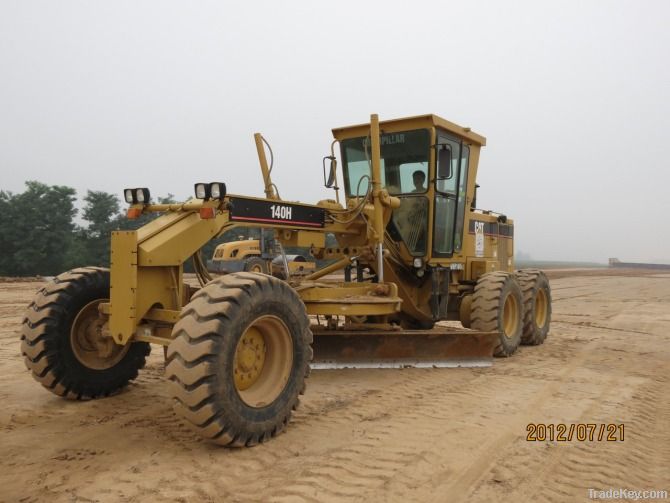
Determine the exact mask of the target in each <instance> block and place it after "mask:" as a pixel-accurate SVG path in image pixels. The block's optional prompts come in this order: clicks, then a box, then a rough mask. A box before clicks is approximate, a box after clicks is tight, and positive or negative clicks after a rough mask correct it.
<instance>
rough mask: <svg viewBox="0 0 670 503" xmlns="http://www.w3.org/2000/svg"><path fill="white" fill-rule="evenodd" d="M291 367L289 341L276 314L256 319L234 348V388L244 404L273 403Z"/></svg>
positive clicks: (255, 405)
mask: <svg viewBox="0 0 670 503" xmlns="http://www.w3.org/2000/svg"><path fill="white" fill-rule="evenodd" d="M292 366H293V341H292V339H291V334H290V332H289V330H288V328H287V327H286V325H285V324H284V322H283V321H282V320H280V319H279V318H277V317H276V316H269V315H268V316H261V317H260V318H257V319H256V320H255V321H254V322H253V323H252V324H251V325H249V327H247V329H246V330H245V331H244V333H243V334H242V337H240V340H239V341H238V342H237V347H236V348H235V357H234V361H233V369H234V370H233V374H234V380H235V389H236V390H237V393H238V395H239V396H240V398H241V399H242V401H243V402H244V403H246V404H247V405H249V406H250V407H254V408H260V407H264V406H266V405H269V404H271V403H272V402H274V401H275V400H276V399H277V397H278V396H279V395H280V394H281V392H282V391H283V390H284V388H285V387H286V383H287V382H288V380H289V376H290V374H291V367H292Z"/></svg>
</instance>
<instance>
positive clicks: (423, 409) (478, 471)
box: [0, 271, 670, 502]
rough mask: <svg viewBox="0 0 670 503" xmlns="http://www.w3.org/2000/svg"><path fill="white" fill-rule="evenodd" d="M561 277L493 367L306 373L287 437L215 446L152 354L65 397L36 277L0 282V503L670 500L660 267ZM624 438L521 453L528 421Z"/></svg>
mask: <svg viewBox="0 0 670 503" xmlns="http://www.w3.org/2000/svg"><path fill="white" fill-rule="evenodd" d="M570 274H571V275H565V274H561V277H558V278H555V279H552V288H553V294H554V322H553V325H552V331H551V334H550V336H549V338H548V340H547V342H546V343H545V344H544V345H543V346H539V347H523V348H522V349H521V350H520V352H518V353H517V354H516V355H514V356H513V357H512V358H509V359H504V360H496V361H495V364H494V366H493V367H491V368H479V369H428V370H426V369H407V370H337V371H321V372H313V374H312V376H311V377H310V379H309V386H308V389H307V394H306V395H305V397H304V399H303V402H302V405H301V407H300V408H299V410H298V411H297V413H296V415H295V416H294V420H293V421H292V423H291V424H290V426H289V428H288V429H287V431H286V433H284V434H283V435H280V436H279V437H278V438H276V439H275V440H273V441H271V442H269V443H268V444H265V445H262V446H259V447H255V448H251V449H243V450H228V449H223V448H217V447H215V446H211V445H209V444H207V443H206V442H204V441H201V440H200V439H199V438H198V437H197V436H196V435H194V434H193V433H191V431H190V430H189V429H188V428H187V427H186V426H185V425H183V424H181V423H180V422H179V421H178V420H177V419H176V418H175V417H174V416H173V413H172V410H171V405H170V400H169V399H168V396H167V386H166V383H165V382H164V381H163V379H162V373H163V363H162V351H160V349H159V348H155V350H154V353H153V355H152V356H151V358H150V361H149V365H148V366H147V368H146V369H145V370H144V371H143V372H142V373H141V374H140V377H139V379H138V380H137V381H136V382H135V383H133V384H132V385H131V386H130V387H129V388H128V390H127V391H126V392H124V393H122V394H120V395H118V396H115V397H112V398H108V399H104V400H99V401H91V402H81V403H76V402H69V401H65V400H62V399H60V398H57V397H55V396H53V395H51V394H50V393H49V392H47V391H45V390H44V389H42V388H41V386H39V385H38V384H37V383H36V382H35V381H34V380H33V379H32V378H31V377H30V375H29V373H28V372H27V371H26V370H25V368H24V365H23V361H22V359H21V357H20V354H19V343H18V336H17V333H16V332H17V330H18V327H19V323H20V321H21V315H22V311H23V309H24V307H25V305H26V304H27V303H28V301H29V299H30V298H31V296H32V294H33V292H34V291H35V289H36V288H37V287H38V286H39V283H4V284H2V285H0V371H1V373H2V381H0V404H2V410H0V501H7V502H16V501H19V502H33V501H124V502H127V501H143V502H144V501H184V502H186V501H188V502H192V501H226V502H227V501H374V502H376V501H475V502H489V501H510V502H513V501H514V502H515V501H551V502H554V501H570V502H572V501H585V500H587V499H588V491H587V489H588V488H594V489H608V488H630V489H666V490H670V363H669V362H670V274H667V273H664V274H659V273H657V274H640V273H639V272H638V273H631V274H628V275H607V273H606V271H601V273H600V274H598V275H580V274H579V273H578V272H572V273H570ZM531 422H532V423H580V422H581V423H624V424H625V439H624V441H623V442H604V441H603V442H598V441H592V442H577V441H575V440H573V441H572V442H548V441H546V442H527V441H526V425H527V424H528V423H531Z"/></svg>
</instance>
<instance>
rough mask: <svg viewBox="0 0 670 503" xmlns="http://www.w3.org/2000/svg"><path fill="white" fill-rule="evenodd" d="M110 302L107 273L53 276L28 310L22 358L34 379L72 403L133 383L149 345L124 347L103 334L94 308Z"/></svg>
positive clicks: (101, 320)
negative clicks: (73, 400) (74, 400)
mask: <svg viewBox="0 0 670 503" xmlns="http://www.w3.org/2000/svg"><path fill="white" fill-rule="evenodd" d="M107 299H109V270H107V269H103V268H99V267H84V268H79V269H74V270H72V271H69V272H66V273H63V274H60V275H59V276H56V277H55V278H54V279H53V280H52V281H51V282H49V283H48V284H47V285H46V286H44V287H43V288H42V289H41V290H39V292H38V293H37V295H36V296H35V298H34V299H33V301H32V302H31V303H30V305H29V306H28V309H27V310H26V314H25V316H24V318H23V325H22V327H21V353H22V354H23V356H24V360H25V363H26V367H28V370H30V371H31V372H32V374H33V377H34V378H35V379H36V380H37V381H38V382H39V383H41V384H42V385H43V386H44V387H45V388H47V389H48V390H49V391H51V392H52V393H54V394H56V395H59V396H62V397H66V398H71V399H78V400H83V399H89V398H97V397H103V396H108V395H111V394H113V393H116V392H118V391H120V390H121V389H123V388H124V387H125V386H127V385H128V383H129V382H130V381H131V380H133V379H135V378H136V377H137V373H138V370H139V369H141V368H142V367H144V364H145V363H146V357H147V355H148V354H149V352H150V351H151V348H150V346H149V344H147V343H145V342H137V343H132V344H127V345H125V346H121V345H117V344H116V343H114V341H113V339H112V338H111V337H110V336H107V335H105V334H104V329H105V327H104V325H105V322H106V320H105V319H104V318H103V317H101V316H100V315H99V313H98V304H100V303H101V302H105V301H107Z"/></svg>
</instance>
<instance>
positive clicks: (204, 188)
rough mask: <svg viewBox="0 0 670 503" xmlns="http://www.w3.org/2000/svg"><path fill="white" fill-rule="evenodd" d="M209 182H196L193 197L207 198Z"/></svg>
mask: <svg viewBox="0 0 670 503" xmlns="http://www.w3.org/2000/svg"><path fill="white" fill-rule="evenodd" d="M209 196H210V194H209V184H208V183H196V184H195V197H197V198H198V199H209Z"/></svg>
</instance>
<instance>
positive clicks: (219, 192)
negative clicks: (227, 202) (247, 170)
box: [209, 182, 226, 199]
mask: <svg viewBox="0 0 670 503" xmlns="http://www.w3.org/2000/svg"><path fill="white" fill-rule="evenodd" d="M209 195H210V196H211V197H212V199H223V198H224V197H226V184H225V183H221V182H212V183H210V184H209Z"/></svg>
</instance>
